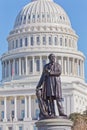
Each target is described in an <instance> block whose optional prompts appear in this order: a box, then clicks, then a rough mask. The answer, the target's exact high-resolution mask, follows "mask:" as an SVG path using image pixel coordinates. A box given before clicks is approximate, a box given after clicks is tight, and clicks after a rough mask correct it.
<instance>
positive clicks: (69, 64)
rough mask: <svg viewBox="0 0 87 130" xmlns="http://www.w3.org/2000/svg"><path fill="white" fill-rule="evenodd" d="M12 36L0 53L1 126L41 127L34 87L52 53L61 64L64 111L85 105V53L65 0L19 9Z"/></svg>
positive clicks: (41, 0)
mask: <svg viewBox="0 0 87 130" xmlns="http://www.w3.org/2000/svg"><path fill="white" fill-rule="evenodd" d="M7 41H8V50H7V52H5V53H4V54H3V55H2V56H1V64H2V83H1V85H0V130H36V127H35V122H36V121H37V119H38V115H39V108H38V101H37V98H36V95H35V89H36V86H37V83H38V81H39V78H40V76H41V73H42V71H43V67H44V65H45V64H46V63H48V62H49V61H48V55H49V54H50V53H54V54H55V56H56V61H57V62H59V63H60V64H61V66H62V75H61V81H62V92H63V99H64V100H63V106H64V111H65V113H66V114H67V115H69V114H70V113H74V112H78V113H83V111H85V110H86V108H87V84H86V83H85V77H84V60H85V56H84V54H83V53H82V52H80V51H79V50H78V45H77V43H78V35H77V34H76V33H75V30H74V29H73V28H72V26H71V22H70V19H69V17H68V15H67V14H66V12H65V11H64V9H63V8H62V7H60V5H57V4H56V3H55V2H54V1H53V0H32V1H31V2H30V3H28V4H27V5H26V6H24V7H23V8H22V9H21V11H20V12H19V14H18V15H17V17H16V20H15V22H14V27H13V29H12V30H11V31H10V33H9V35H8V37H7ZM55 108H56V104H55ZM56 114H58V112H57V111H56Z"/></svg>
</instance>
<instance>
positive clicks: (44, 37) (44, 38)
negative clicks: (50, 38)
mask: <svg viewBox="0 0 87 130" xmlns="http://www.w3.org/2000/svg"><path fill="white" fill-rule="evenodd" d="M43 45H46V36H43Z"/></svg>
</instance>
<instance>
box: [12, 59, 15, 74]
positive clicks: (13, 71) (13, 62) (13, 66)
mask: <svg viewBox="0 0 87 130" xmlns="http://www.w3.org/2000/svg"><path fill="white" fill-rule="evenodd" d="M12 69H13V70H12V71H13V76H15V59H13V68H12Z"/></svg>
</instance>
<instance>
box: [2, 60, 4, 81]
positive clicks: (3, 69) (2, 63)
mask: <svg viewBox="0 0 87 130" xmlns="http://www.w3.org/2000/svg"><path fill="white" fill-rule="evenodd" d="M3 72H4V63H3V62H2V79H3V78H4V73H3Z"/></svg>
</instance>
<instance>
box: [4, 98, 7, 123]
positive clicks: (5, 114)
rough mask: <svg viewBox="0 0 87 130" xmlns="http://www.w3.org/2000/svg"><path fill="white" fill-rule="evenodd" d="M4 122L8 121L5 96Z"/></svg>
mask: <svg viewBox="0 0 87 130" xmlns="http://www.w3.org/2000/svg"><path fill="white" fill-rule="evenodd" d="M3 121H4V122H6V121H7V98H6V97H5V98H4V120H3Z"/></svg>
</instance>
